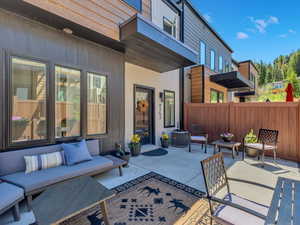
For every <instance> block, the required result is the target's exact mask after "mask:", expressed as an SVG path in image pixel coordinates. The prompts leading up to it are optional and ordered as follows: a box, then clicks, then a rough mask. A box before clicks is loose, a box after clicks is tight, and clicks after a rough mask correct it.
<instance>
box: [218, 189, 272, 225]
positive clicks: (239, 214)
mask: <svg viewBox="0 0 300 225" xmlns="http://www.w3.org/2000/svg"><path fill="white" fill-rule="evenodd" d="M224 200H226V201H230V202H232V203H235V204H238V205H241V206H243V207H246V208H248V209H251V210H254V211H256V212H258V213H260V214H263V215H265V216H267V214H268V210H269V207H267V206H264V205H261V204H258V203H256V202H253V201H250V200H248V199H245V198H242V197H239V196H237V195H235V194H232V193H229V194H228V195H226V196H225V198H224ZM214 216H216V217H219V218H221V219H222V220H225V221H226V222H229V223H231V224H235V225H238V224H243V225H253V224H255V225H260V224H262V225H263V224H264V223H265V221H264V220H263V219H261V218H258V217H256V216H254V215H252V214H249V213H246V212H244V211H242V210H239V209H236V208H233V207H231V206H225V205H219V206H218V207H217V209H216V210H215V213H214Z"/></svg>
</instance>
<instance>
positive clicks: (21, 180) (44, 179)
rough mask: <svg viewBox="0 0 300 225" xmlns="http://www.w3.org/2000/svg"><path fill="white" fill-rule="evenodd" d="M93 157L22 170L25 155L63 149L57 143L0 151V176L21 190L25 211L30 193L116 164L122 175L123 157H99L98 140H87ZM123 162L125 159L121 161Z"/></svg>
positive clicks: (29, 200)
mask: <svg viewBox="0 0 300 225" xmlns="http://www.w3.org/2000/svg"><path fill="white" fill-rule="evenodd" d="M86 143H87V146H88V150H89V152H90V154H91V156H92V160H90V161H86V162H82V163H79V164H76V165H72V166H66V165H63V166H59V167H55V168H49V169H45V170H39V171H35V172H32V173H28V174H26V173H25V169H26V168H25V167H26V166H25V160H24V156H30V155H37V154H43V153H51V152H57V151H62V147H61V145H60V144H56V145H50V146H43V147H35V148H30V149H23V150H18V151H9V152H3V153H0V179H2V180H3V181H5V182H7V183H11V184H14V185H16V186H18V187H21V188H22V189H24V194H25V197H26V200H27V205H28V210H31V201H32V195H34V194H37V193H40V192H42V191H43V190H45V189H46V188H47V187H49V186H51V185H54V184H56V183H59V182H62V181H65V180H68V179H71V178H74V177H78V176H83V175H90V176H92V175H96V174H99V173H101V172H105V171H108V170H110V169H113V168H117V167H119V170H120V175H122V173H121V172H122V171H121V167H122V165H123V163H122V160H120V159H117V158H114V157H111V156H109V157H105V156H100V143H99V140H89V141H87V142H86ZM124 163H125V162H124Z"/></svg>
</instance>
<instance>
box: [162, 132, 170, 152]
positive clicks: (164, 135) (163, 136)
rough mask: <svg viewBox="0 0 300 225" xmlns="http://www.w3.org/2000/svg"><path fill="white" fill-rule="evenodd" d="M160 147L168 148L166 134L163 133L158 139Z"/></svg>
mask: <svg viewBox="0 0 300 225" xmlns="http://www.w3.org/2000/svg"><path fill="white" fill-rule="evenodd" d="M160 142H161V147H163V148H169V143H170V142H169V135H168V134H166V133H163V134H162V135H161V137H160Z"/></svg>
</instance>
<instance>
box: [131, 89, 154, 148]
mask: <svg viewBox="0 0 300 225" xmlns="http://www.w3.org/2000/svg"><path fill="white" fill-rule="evenodd" d="M134 133H135V134H138V135H140V136H141V138H142V141H141V142H142V144H143V145H145V144H153V140H154V138H153V90H152V89H148V88H141V87H136V88H135V127H134Z"/></svg>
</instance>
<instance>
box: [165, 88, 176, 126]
mask: <svg viewBox="0 0 300 225" xmlns="http://www.w3.org/2000/svg"><path fill="white" fill-rule="evenodd" d="M166 92H169V93H172V94H174V107H173V108H174V125H169V126H167V125H166V120H165V115H166V107H165V106H166ZM175 126H176V92H175V91H172V90H164V128H173V127H175Z"/></svg>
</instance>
